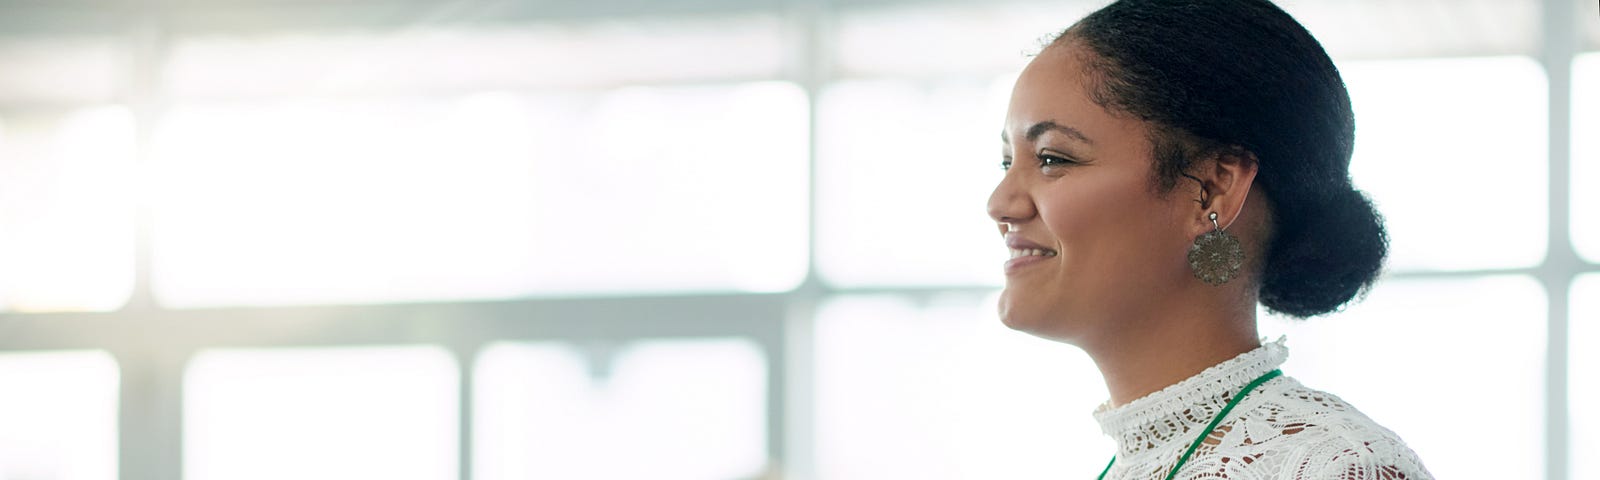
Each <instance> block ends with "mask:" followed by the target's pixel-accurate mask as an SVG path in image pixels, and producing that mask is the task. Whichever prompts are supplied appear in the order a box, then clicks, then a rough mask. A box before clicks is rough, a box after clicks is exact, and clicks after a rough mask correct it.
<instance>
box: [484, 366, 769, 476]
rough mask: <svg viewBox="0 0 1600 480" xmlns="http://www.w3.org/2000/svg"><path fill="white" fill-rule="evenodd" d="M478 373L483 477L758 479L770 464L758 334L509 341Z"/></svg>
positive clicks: (763, 368) (765, 377) (765, 390)
mask: <svg viewBox="0 0 1600 480" xmlns="http://www.w3.org/2000/svg"><path fill="white" fill-rule="evenodd" d="M475 375H476V376H475V380H474V381H475V386H476V391H475V393H474V399H475V401H476V404H475V408H474V411H475V412H476V414H477V417H476V418H475V420H474V430H473V432H474V441H473V446H474V452H475V456H476V458H475V459H474V461H473V467H474V468H473V473H474V476H475V477H476V478H483V479H486V480H502V479H505V480H509V479H523V478H586V479H595V480H610V479H616V480H622V479H638V478H651V479H665V480H671V479H683V480H689V479H706V478H756V477H759V476H760V475H761V474H762V472H763V471H764V469H765V468H767V451H766V445H767V443H766V438H767V437H766V435H767V429H766V419H767V411H766V398H767V397H766V392H767V370H766V359H765V357H764V355H763V354H762V352H761V351H760V349H759V348H758V347H756V346H755V345H754V344H752V343H750V342H748V341H743V340H671V341H666V340H663V341H648V342H641V343H638V344H632V345H627V346H623V347H622V348H613V349H607V348H603V347H596V348H595V349H593V350H591V351H583V350H579V349H575V348H572V347H569V346H565V345H561V344H553V343H505V344H499V345H495V346H491V347H490V348H488V349H486V350H485V351H484V352H483V354H482V355H481V356H480V357H479V359H478V363H477V368H476V373H475Z"/></svg>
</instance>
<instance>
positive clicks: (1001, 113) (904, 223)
mask: <svg viewBox="0 0 1600 480" xmlns="http://www.w3.org/2000/svg"><path fill="white" fill-rule="evenodd" d="M1012 82H1013V77H1006V78H1001V79H984V80H979V81H954V80H952V81H946V82H939V83H925V84H919V83H912V82H907V81H890V80H885V81H852V82H842V83H838V84H834V85H833V86H831V87H829V88H828V90H827V91H825V92H824V93H823V94H822V96H821V100H820V105H819V107H818V109H819V111H818V116H819V117H818V129H819V130H818V135H817V137H818V147H817V148H818V162H819V165H818V176H819V185H820V188H819V190H820V191H819V192H818V199H817V200H818V206H817V215H818V225H817V246H818V252H817V263H818V267H819V269H820V271H821V273H822V275H823V276H824V278H826V279H827V281H828V282H829V283H832V284H836V285H848V286H859V285H949V284H957V285H973V284H978V285H999V284H1000V283H1001V278H1002V275H1001V273H1002V272H1001V267H1000V265H1001V263H1002V262H1004V261H1005V259H1006V248H1005V245H1004V244H1003V243H1002V242H1001V239H1000V236H999V234H998V232H997V231H996V230H995V227H994V223H993V221H991V220H989V217H988V215H987V214H986V213H985V203H986V201H987V199H988V197H989V193H990V191H992V190H993V189H994V187H995V185H996V184H998V183H999V182H1000V177H1001V174H1002V172H1001V170H1000V166H999V165H1000V151H999V150H1000V140H999V138H998V137H999V131H1000V127H1001V122H1002V121H1003V120H1004V117H1005V108H1006V101H1007V99H1008V98H1009V97H1010V92H1011V84H1012ZM983 252H987V254H985V253H983Z"/></svg>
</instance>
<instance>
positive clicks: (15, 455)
mask: <svg viewBox="0 0 1600 480" xmlns="http://www.w3.org/2000/svg"><path fill="white" fill-rule="evenodd" d="M120 377H121V373H120V372H119V371H118V369H117V361H116V360H115V359H113V358H111V355H108V354H106V353H105V352H100V351H56V352H37V353H32V352H30V353H3V354H0V391H3V392H5V394H4V395H0V478H15V479H29V478H40V479H43V478H48V479H56V480H115V479H116V478H117V408H118V405H117V395H118V388H119V382H120Z"/></svg>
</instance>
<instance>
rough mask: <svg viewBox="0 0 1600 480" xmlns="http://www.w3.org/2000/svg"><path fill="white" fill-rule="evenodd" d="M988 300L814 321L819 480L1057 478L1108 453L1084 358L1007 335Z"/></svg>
mask: <svg viewBox="0 0 1600 480" xmlns="http://www.w3.org/2000/svg"><path fill="white" fill-rule="evenodd" d="M995 302H996V297H995V296H993V295H971V296H955V295H952V296H949V297H944V298H938V299H935V300H932V301H929V302H926V303H917V302H912V301H910V300H906V299H903V298H900V297H895V296H877V297H843V298H839V299H836V300H833V301H830V302H828V303H827V304H825V305H824V306H823V307H822V309H821V310H820V311H819V313H818V316H817V324H816V332H815V334H816V337H815V338H816V379H817V384H816V389H817V391H816V396H815V399H816V407H815V408H816V410H815V415H816V419H817V420H816V440H815V442H816V443H815V445H814V447H813V448H815V451H816V458H817V478H824V479H828V480H855V479H883V478H916V479H929V480H938V479H966V478H1007V479H1060V478H1072V477H1082V476H1085V475H1092V474H1093V473H1092V472H1097V471H1099V469H1100V468H1103V467H1105V462H1106V461H1107V460H1109V459H1110V458H1111V455H1112V453H1114V451H1115V448H1114V446H1113V444H1112V443H1111V440H1110V439H1109V438H1106V437H1105V436H1103V435H1102V434H1101V433H1100V427H1099V425H1097V424H1095V423H1094V420H1093V418H1092V417H1091V416H1090V415H1089V413H1090V412H1092V411H1093V410H1094V409H1095V407H1096V406H1098V405H1099V404H1100V402H1103V401H1105V399H1106V391H1105V387H1104V385H1105V383H1104V382H1103V380H1102V379H1101V377H1100V373H1099V371H1098V370H1096V369H1095V367H1094V364H1093V363H1092V362H1091V361H1090V360H1089V358H1088V357H1087V356H1086V355H1084V354H1083V352H1082V351H1081V350H1078V349H1076V348H1072V347H1070V346H1066V345H1062V344H1059V343H1054V342H1049V341H1045V340H1041V339H1038V338H1035V337H1032V336H1029V335H1027V334H1024V333H1020V332H1017V331H1014V330H1011V329H1008V328H1006V327H1005V326H1004V325H1003V324H1002V323H1000V320H999V319H998V318H997V315H996V313H995Z"/></svg>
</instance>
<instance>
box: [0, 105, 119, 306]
mask: <svg viewBox="0 0 1600 480" xmlns="http://www.w3.org/2000/svg"><path fill="white" fill-rule="evenodd" d="M0 76H3V75H0ZM134 148H135V141H134V123H133V115H132V114H131V113H129V111H128V109H126V108H123V107H116V106H105V107H91V108H83V109H74V110H69V111H65V112H55V113H32V114H26V113H17V114H5V113H4V112H0V309H5V310H13V311H61V310H102V311H103V310H115V309H117V308H119V307H121V306H122V304H123V303H124V302H126V301H127V299H128V296H129V294H130V293H131V292H132V291H133V262H134V259H133V256H134V253H133V251H134V208H133V203H134V202H133V200H134V196H133V192H134V185H135V182H134V180H135V176H134V175H133V157H134Z"/></svg>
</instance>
